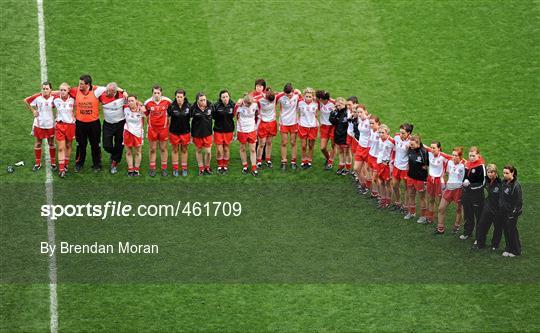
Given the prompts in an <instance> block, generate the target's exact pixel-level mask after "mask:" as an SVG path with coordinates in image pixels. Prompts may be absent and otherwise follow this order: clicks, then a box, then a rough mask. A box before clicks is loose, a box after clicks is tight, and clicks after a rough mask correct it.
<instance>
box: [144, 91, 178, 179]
mask: <svg viewBox="0 0 540 333" xmlns="http://www.w3.org/2000/svg"><path fill="white" fill-rule="evenodd" d="M171 102H172V101H171V100H170V99H169V98H167V97H165V96H163V89H162V88H161V86H159V85H155V86H153V87H152V98H149V99H147V100H146V102H144V107H145V109H146V116H147V117H148V134H147V135H148V142H149V144H150V154H149V159H150V172H149V174H150V177H155V176H156V151H157V146H158V142H159V150H160V158H161V175H162V176H164V177H165V176H168V175H169V173H168V171H167V158H168V150H167V141H168V140H169V125H168V120H167V109H168V108H169V105H171Z"/></svg>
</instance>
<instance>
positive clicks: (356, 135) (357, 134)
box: [349, 117, 360, 141]
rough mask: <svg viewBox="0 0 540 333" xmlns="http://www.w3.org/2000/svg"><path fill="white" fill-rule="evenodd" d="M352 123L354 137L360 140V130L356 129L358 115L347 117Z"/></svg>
mask: <svg viewBox="0 0 540 333" xmlns="http://www.w3.org/2000/svg"><path fill="white" fill-rule="evenodd" d="M349 121H350V122H351V123H353V130H354V138H355V139H356V141H358V140H360V130H359V129H358V117H356V118H351V119H349Z"/></svg>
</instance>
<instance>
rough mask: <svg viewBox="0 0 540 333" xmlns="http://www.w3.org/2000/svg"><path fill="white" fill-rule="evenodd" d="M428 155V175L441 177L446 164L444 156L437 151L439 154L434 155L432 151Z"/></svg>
mask: <svg viewBox="0 0 540 333" xmlns="http://www.w3.org/2000/svg"><path fill="white" fill-rule="evenodd" d="M428 156H429V175H430V176H431V177H442V176H443V173H444V167H445V165H446V161H447V160H446V158H445V157H444V156H442V154H440V153H439V156H437V157H435V155H433V153H432V152H429V153H428Z"/></svg>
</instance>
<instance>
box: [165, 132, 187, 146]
mask: <svg viewBox="0 0 540 333" xmlns="http://www.w3.org/2000/svg"><path fill="white" fill-rule="evenodd" d="M189 141H191V134H189V133H184V134H174V133H169V142H170V143H171V145H173V146H176V145H181V146H187V145H189Z"/></svg>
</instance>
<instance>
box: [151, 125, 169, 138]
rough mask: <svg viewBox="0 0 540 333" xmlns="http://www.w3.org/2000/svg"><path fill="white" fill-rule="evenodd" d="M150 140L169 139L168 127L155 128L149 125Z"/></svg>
mask: <svg viewBox="0 0 540 333" xmlns="http://www.w3.org/2000/svg"><path fill="white" fill-rule="evenodd" d="M147 137H148V141H167V140H169V129H168V128H153V127H150V126H148V136H147Z"/></svg>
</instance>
